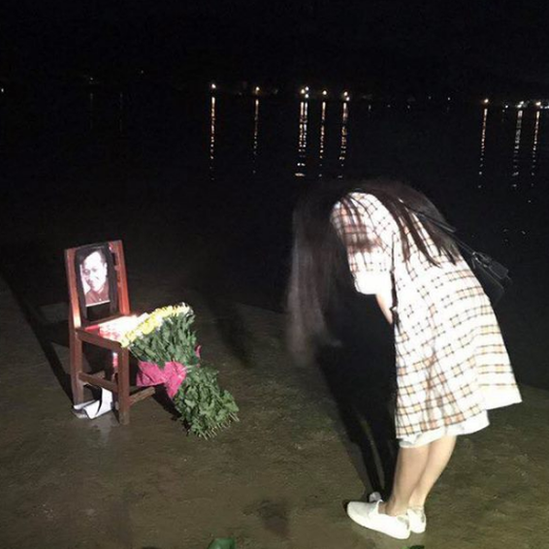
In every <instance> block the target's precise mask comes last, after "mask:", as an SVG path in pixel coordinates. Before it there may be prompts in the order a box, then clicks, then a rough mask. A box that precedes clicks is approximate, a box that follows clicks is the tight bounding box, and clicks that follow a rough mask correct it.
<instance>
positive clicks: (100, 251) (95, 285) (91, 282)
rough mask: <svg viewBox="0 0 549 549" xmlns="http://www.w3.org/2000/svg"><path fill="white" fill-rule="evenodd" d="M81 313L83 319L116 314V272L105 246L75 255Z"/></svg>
mask: <svg viewBox="0 0 549 549" xmlns="http://www.w3.org/2000/svg"><path fill="white" fill-rule="evenodd" d="M75 262H76V265H75V271H76V284H77V289H78V301H79V304H80V312H81V314H82V316H83V317H84V318H86V319H91V317H93V318H94V319H97V318H98V317H103V316H109V315H112V314H115V313H116V312H117V310H118V295H117V283H116V282H117V281H116V276H117V275H116V270H115V265H114V260H113V254H112V253H111V250H110V248H109V244H108V243H107V242H105V243H103V244H92V245H90V246H84V247H82V248H79V249H78V250H77V252H76V255H75Z"/></svg>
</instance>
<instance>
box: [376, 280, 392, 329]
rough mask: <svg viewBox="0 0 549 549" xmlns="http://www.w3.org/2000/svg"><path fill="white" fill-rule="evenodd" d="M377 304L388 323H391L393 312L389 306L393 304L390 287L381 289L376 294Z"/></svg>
mask: <svg viewBox="0 0 549 549" xmlns="http://www.w3.org/2000/svg"><path fill="white" fill-rule="evenodd" d="M376 299H377V304H378V305H379V308H380V309H381V312H382V313H383V315H384V316H385V318H386V319H387V322H388V323H389V324H392V323H393V313H392V311H391V307H392V306H393V292H392V289H391V288H387V289H385V288H384V289H383V290H382V291H380V292H378V293H377V294H376Z"/></svg>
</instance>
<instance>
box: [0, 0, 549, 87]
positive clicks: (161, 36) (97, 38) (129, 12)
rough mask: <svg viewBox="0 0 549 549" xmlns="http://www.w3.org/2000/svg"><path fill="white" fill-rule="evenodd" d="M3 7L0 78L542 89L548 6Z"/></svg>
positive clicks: (357, 0)
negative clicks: (141, 76)
mask: <svg viewBox="0 0 549 549" xmlns="http://www.w3.org/2000/svg"><path fill="white" fill-rule="evenodd" d="M0 9H1V10H2V11H1V13H0V16H1V17H0V40H1V43H0V45H1V54H0V76H3V77H4V78H7V77H13V76H14V75H25V76H28V75H32V74H39V75H43V76H51V75H65V74H73V73H78V72H91V73H94V74H99V75H102V76H103V77H108V78H127V77H128V76H131V75H132V74H134V73H135V72H137V71H139V70H146V71H148V73H149V74H151V73H152V74H155V75H156V76H162V77H176V78H187V79H194V78H208V77H209V76H210V75H217V76H218V77H222V78H225V79H228V80H230V79H233V80H238V79H257V78H260V79H262V80H264V81H270V80H272V81H273V82H279V81H286V82H293V81H299V80H301V79H303V78H312V79H316V80H318V81H319V82H321V81H326V80H327V81H338V82H340V81H344V82H349V83H352V82H364V83H370V82H372V81H374V82H377V83H378V84H379V83H380V82H384V83H385V84H386V85H388V86H389V87H390V86H394V87H396V86H399V87H401V86H403V85H406V82H408V83H409V86H410V87H411V88H412V90H411V91H413V88H418V87H419V88H421V87H422V86H423V85H425V86H426V85H431V84H432V83H436V82H438V83H439V84H440V86H441V87H446V88H448V89H455V90H457V91H463V90H465V91H466V90H467V89H472V90H474V91H477V89H480V88H483V87H486V88H489V87H495V88H496V89H495V90H488V89H487V90H486V91H487V92H488V91H496V92H497V91H500V90H498V89H497V88H501V89H502V91H505V90H509V89H511V88H513V86H514V85H517V86H521V85H522V84H526V85H529V86H531V88H530V89H534V90H535V89H539V91H540V92H542V91H546V90H548V89H549V63H548V62H547V61H546V53H547V51H548V49H549V33H548V32H547V25H548V23H549V4H548V3H546V2H520V3H519V2H504V1H499V2H495V1H491V2H487V1H479V2H470V1H452V2H444V1H441V0H426V1H422V2H412V1H403V0H393V1H390V0H378V1H374V2H368V1H365V0H346V1H328V0H294V1H293V2H266V1H264V0H255V1H244V0H232V1H229V0H209V1H205V0H179V1H173V0H172V1H161V0H159V1H156V2H153V1H144V0H133V1H119V2H114V1H112V0H109V1H95V2H90V1H88V2H74V1H68V0H49V1H48V0H42V1H40V2H36V1H35V0H27V2H21V1H17V0H12V1H8V2H7V3H6V2H4V3H3V8H0ZM503 88H505V90H503ZM478 91H479V90H478Z"/></svg>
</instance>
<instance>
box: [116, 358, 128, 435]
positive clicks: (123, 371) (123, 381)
mask: <svg viewBox="0 0 549 549" xmlns="http://www.w3.org/2000/svg"><path fill="white" fill-rule="evenodd" d="M117 381H118V421H119V422H120V423H121V424H122V425H128V423H129V422H130V353H129V351H128V350H127V349H122V350H121V351H120V352H119V353H118V373H117Z"/></svg>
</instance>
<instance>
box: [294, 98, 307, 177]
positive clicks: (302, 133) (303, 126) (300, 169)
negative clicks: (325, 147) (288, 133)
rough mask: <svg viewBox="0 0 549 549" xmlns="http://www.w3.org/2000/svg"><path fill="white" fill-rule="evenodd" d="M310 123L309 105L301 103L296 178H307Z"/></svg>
mask: <svg viewBox="0 0 549 549" xmlns="http://www.w3.org/2000/svg"><path fill="white" fill-rule="evenodd" d="M308 123H309V103H308V101H300V103H299V135H298V140H297V167H296V172H295V176H296V177H305V175H306V165H307V125H308Z"/></svg>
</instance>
